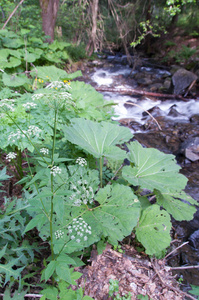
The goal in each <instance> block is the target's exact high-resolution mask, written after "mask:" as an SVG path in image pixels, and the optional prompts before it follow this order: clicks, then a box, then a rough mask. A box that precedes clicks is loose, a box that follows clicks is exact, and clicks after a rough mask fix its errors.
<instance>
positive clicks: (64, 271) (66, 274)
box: [56, 262, 73, 284]
mask: <svg viewBox="0 0 199 300" xmlns="http://www.w3.org/2000/svg"><path fill="white" fill-rule="evenodd" d="M56 273H57V275H58V276H59V278H60V279H63V280H65V281H66V282H68V283H70V284H73V280H72V279H71V275H70V269H69V267H68V264H67V263H65V262H59V263H58V264H57V266H56Z"/></svg>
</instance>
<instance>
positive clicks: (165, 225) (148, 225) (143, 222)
mask: <svg viewBox="0 0 199 300" xmlns="http://www.w3.org/2000/svg"><path fill="white" fill-rule="evenodd" d="M171 225H172V224H171V221H170V216H169V214H168V213H167V212H166V211H164V210H161V209H160V207H159V206H158V205H152V206H150V207H148V208H146V209H144V210H143V212H142V215H141V217H140V220H139V224H138V226H137V228H136V236H137V239H138V240H139V241H140V242H141V243H142V245H143V246H144V247H145V248H146V253H147V254H149V255H153V254H154V253H156V254H158V253H160V252H161V251H162V250H164V249H166V248H167V247H168V246H169V245H170V242H171V237H170V230H171ZM159 241H161V242H159Z"/></svg>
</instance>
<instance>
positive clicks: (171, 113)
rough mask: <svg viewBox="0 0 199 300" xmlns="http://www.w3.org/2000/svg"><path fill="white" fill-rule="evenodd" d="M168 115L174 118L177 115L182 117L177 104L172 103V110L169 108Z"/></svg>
mask: <svg viewBox="0 0 199 300" xmlns="http://www.w3.org/2000/svg"><path fill="white" fill-rule="evenodd" d="M168 116H169V117H173V118H177V117H180V116H182V115H181V114H180V113H179V112H178V111H177V109H176V105H172V106H171V108H170V110H169V113H168Z"/></svg>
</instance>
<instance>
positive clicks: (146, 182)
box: [122, 142, 187, 192]
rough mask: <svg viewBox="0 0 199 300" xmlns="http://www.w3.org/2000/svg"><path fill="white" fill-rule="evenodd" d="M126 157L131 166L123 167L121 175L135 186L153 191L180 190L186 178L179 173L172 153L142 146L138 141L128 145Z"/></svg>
mask: <svg viewBox="0 0 199 300" xmlns="http://www.w3.org/2000/svg"><path fill="white" fill-rule="evenodd" d="M128 148H129V150H130V152H129V153H128V159H129V160H130V162H131V163H132V165H133V167H131V166H127V167H124V168H123V173H122V174H123V177H124V178H125V179H126V180H127V181H128V182H129V183H130V184H133V185H135V186H140V187H141V188H145V189H149V190H151V191H153V190H154V189H157V190H159V191H163V192H165V191H168V190H169V191H181V190H183V189H184V188H185V186H186V183H187V178H186V177H185V176H183V175H182V174H180V173H179V170H180V167H179V166H178V165H177V163H176V161H175V157H174V155H171V154H165V153H163V152H160V151H159V150H156V149H153V148H143V147H142V146H141V145H140V144H139V143H138V142H133V143H131V144H130V145H128Z"/></svg>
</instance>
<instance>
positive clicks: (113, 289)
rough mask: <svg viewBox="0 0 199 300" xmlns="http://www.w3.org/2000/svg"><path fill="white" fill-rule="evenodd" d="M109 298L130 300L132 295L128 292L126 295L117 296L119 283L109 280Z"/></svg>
mask: <svg viewBox="0 0 199 300" xmlns="http://www.w3.org/2000/svg"><path fill="white" fill-rule="evenodd" d="M109 297H111V298H112V299H115V300H125V299H127V300H131V297H132V294H131V293H130V292H129V293H128V295H125V296H122V297H121V296H120V295H119V281H118V280H113V279H110V280H109Z"/></svg>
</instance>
